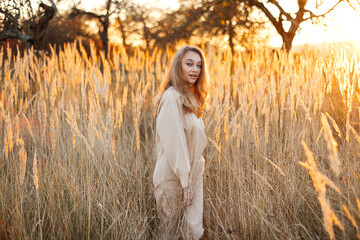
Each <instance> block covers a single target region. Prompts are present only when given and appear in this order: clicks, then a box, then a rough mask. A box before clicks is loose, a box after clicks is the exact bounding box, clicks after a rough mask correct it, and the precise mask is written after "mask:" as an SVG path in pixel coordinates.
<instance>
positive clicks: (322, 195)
mask: <svg viewBox="0 0 360 240" xmlns="http://www.w3.org/2000/svg"><path fill="white" fill-rule="evenodd" d="M302 145H303V148H304V150H305V154H306V157H307V161H306V162H299V164H300V165H301V166H303V167H304V168H306V169H307V170H308V172H309V174H310V176H311V179H312V181H313V185H314V187H315V190H316V192H317V193H318V199H319V202H320V205H321V210H322V213H323V222H324V226H325V229H326V231H327V233H328V234H329V237H330V239H335V235H334V229H333V224H335V225H336V226H338V227H339V228H340V229H341V230H343V231H344V226H343V224H342V223H341V222H340V220H339V219H338V217H337V216H336V215H335V213H334V211H333V210H332V209H331V205H330V201H329V199H328V198H327V197H326V186H329V187H331V188H333V189H334V190H335V191H336V192H338V193H341V191H340V189H339V188H338V187H337V186H336V185H335V184H334V183H333V181H331V180H330V179H329V178H328V177H327V176H325V175H324V174H322V173H321V172H320V171H319V170H318V168H317V165H316V162H315V159H314V156H313V154H312V152H311V151H310V149H309V147H308V146H307V145H306V143H305V142H304V141H302Z"/></svg>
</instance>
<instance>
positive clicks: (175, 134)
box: [156, 99, 190, 188]
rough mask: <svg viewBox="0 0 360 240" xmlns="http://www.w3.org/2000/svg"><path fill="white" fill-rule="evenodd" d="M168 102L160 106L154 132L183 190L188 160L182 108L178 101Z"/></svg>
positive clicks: (186, 180) (186, 177) (188, 166)
mask: <svg viewBox="0 0 360 240" xmlns="http://www.w3.org/2000/svg"><path fill="white" fill-rule="evenodd" d="M169 100H170V101H166V102H165V103H164V104H163V105H162V106H161V109H160V111H159V114H158V116H157V122H156V131H157V134H158V136H159V138H160V145H161V146H162V148H163V150H164V154H165V157H166V160H167V161H168V163H169V165H170V167H171V169H172V171H173V172H174V173H175V175H176V176H177V177H178V178H179V180H180V182H181V185H182V187H183V188H185V187H187V186H188V185H189V174H190V159H189V152H188V149H187V144H186V138H185V132H184V126H183V122H182V109H181V108H182V106H181V103H180V102H179V100H178V99H169Z"/></svg>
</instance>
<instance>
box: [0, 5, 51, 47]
mask: <svg viewBox="0 0 360 240" xmlns="http://www.w3.org/2000/svg"><path fill="white" fill-rule="evenodd" d="M49 1H50V3H51V5H46V4H45V3H43V2H41V3H40V4H39V6H38V11H37V12H35V11H33V7H32V5H31V0H5V1H2V2H1V3H0V21H1V22H0V41H5V40H6V39H19V40H20V41H22V42H23V43H25V44H26V46H27V47H32V46H33V47H35V48H39V47H40V46H39V43H40V40H41V38H42V36H43V34H44V31H45V29H46V27H47V26H48V24H49V22H50V21H51V19H53V18H54V16H55V15H56V13H57V8H56V5H55V3H54V1H53V0H49Z"/></svg>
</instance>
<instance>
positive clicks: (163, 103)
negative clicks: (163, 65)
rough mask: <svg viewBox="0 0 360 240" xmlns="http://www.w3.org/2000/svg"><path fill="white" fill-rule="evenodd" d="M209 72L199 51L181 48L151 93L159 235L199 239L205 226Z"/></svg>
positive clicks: (189, 47) (170, 237) (191, 47)
mask: <svg viewBox="0 0 360 240" xmlns="http://www.w3.org/2000/svg"><path fill="white" fill-rule="evenodd" d="M207 90H208V70H207V67H206V62H205V57H204V54H203V52H202V51H201V50H200V49H199V48H197V47H193V46H185V47H182V48H180V49H179V50H178V51H177V52H176V54H175V56H174V58H173V61H172V64H171V67H170V71H169V72H168V74H167V76H166V77H165V79H164V81H163V83H162V87H161V89H160V92H159V94H158V95H157V96H156V100H155V107H156V108H155V109H156V110H157V112H156V151H157V162H156V166H155V170H154V175H153V183H154V193H155V198H156V204H157V209H158V215H159V218H160V221H161V226H160V238H161V239H177V238H179V237H182V238H184V239H199V238H200V237H201V236H202V234H203V232H204V229H203V227H202V215H203V171H204V158H203V157H202V156H201V154H202V153H203V151H204V149H205V146H206V144H207V138H206V135H205V131H204V124H203V122H202V120H201V119H200V117H202V114H203V112H204V109H205V106H206V100H207Z"/></svg>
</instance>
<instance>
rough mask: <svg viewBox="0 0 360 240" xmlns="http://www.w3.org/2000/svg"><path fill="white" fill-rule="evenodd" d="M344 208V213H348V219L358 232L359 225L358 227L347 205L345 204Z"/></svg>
mask: <svg viewBox="0 0 360 240" xmlns="http://www.w3.org/2000/svg"><path fill="white" fill-rule="evenodd" d="M342 207H343V209H344V212H345V213H346V216H347V217H348V219H349V220H350V222H351V224H352V225H353V226H354V227H355V228H356V230H358V228H359V227H358V225H357V223H356V220H355V218H354V217H353V216H352V215H351V213H350V211H349V209H348V207H347V206H346V205H345V204H343V205H342Z"/></svg>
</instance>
